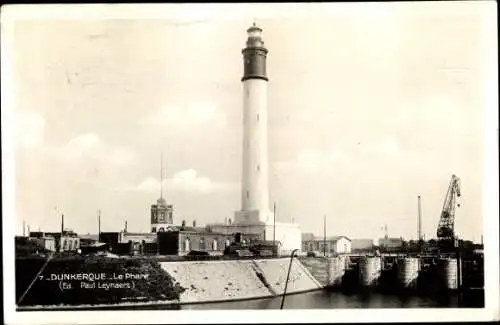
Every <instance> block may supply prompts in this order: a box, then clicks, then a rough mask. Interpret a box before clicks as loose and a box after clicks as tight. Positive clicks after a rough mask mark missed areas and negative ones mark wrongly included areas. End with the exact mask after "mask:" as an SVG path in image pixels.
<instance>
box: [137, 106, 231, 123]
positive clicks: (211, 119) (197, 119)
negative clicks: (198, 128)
mask: <svg viewBox="0 0 500 325" xmlns="http://www.w3.org/2000/svg"><path fill="white" fill-rule="evenodd" d="M141 123H142V124H147V125H156V126H167V125H169V126H191V125H202V124H218V125H224V124H226V116H225V115H224V113H222V112H221V111H220V110H219V109H218V108H217V106H216V105H215V104H214V103H212V102H210V101H197V102H192V103H189V104H186V105H180V106H165V107H163V108H161V109H160V110H158V111H157V112H155V113H154V114H152V115H149V116H147V117H146V118H144V119H143V120H142V121H141Z"/></svg>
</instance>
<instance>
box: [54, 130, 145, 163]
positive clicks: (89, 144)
mask: <svg viewBox="0 0 500 325" xmlns="http://www.w3.org/2000/svg"><path fill="white" fill-rule="evenodd" d="M52 152H53V153H54V154H55V155H56V156H57V157H59V158H61V159H63V160H64V161H65V162H67V163H70V162H79V163H82V162H83V163H84V162H85V161H89V160H91V161H98V162H101V163H104V164H109V165H128V164H132V163H134V162H135V159H136V156H135V153H134V151H132V150H131V149H128V148H124V147H115V148H110V147H109V146H107V145H106V144H105V143H104V142H103V141H102V140H101V139H100V138H99V136H98V135H97V134H95V133H86V134H82V135H79V136H77V137H74V138H73V139H71V140H70V141H68V142H67V143H66V145H63V146H61V147H55V148H52Z"/></svg>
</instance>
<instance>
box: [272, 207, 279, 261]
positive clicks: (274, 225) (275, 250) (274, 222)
mask: <svg viewBox="0 0 500 325" xmlns="http://www.w3.org/2000/svg"><path fill="white" fill-rule="evenodd" d="M275 252H276V253H275ZM277 253H278V250H277V249H276V202H274V204H273V255H277Z"/></svg>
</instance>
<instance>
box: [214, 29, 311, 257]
mask: <svg viewBox="0 0 500 325" xmlns="http://www.w3.org/2000/svg"><path fill="white" fill-rule="evenodd" d="M247 34H248V35H247V42H246V46H245V48H244V49H243V50H242V54H243V77H242V78H241V82H242V83H243V157H242V158H243V164H242V180H241V209H240V210H239V211H236V213H235V217H234V223H233V224H229V225H228V224H224V225H220V224H219V225H217V224H214V225H212V226H211V228H212V229H213V231H215V232H220V233H224V234H234V233H238V232H239V233H241V234H252V235H258V236H261V237H263V238H264V239H265V240H268V241H270V240H275V241H277V242H278V243H279V244H280V245H281V251H282V252H284V253H286V252H290V251H291V250H293V249H296V248H298V249H300V247H301V232H300V228H299V225H297V224H295V223H283V222H275V218H274V217H275V216H274V214H273V211H271V209H270V205H269V171H268V164H269V158H268V146H267V127H268V125H267V84H268V81H269V79H268V77H267V72H266V58H267V54H268V50H267V48H266V47H265V46H264V41H263V39H262V29H261V28H259V27H257V26H256V25H255V23H254V24H253V26H252V27H250V28H249V29H247Z"/></svg>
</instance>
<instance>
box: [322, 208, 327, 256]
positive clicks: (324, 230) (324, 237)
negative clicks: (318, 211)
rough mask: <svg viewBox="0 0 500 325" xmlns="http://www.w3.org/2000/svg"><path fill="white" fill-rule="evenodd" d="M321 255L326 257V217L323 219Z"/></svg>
mask: <svg viewBox="0 0 500 325" xmlns="http://www.w3.org/2000/svg"><path fill="white" fill-rule="evenodd" d="M323 255H324V256H325V257H326V215H325V216H324V217H323Z"/></svg>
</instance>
